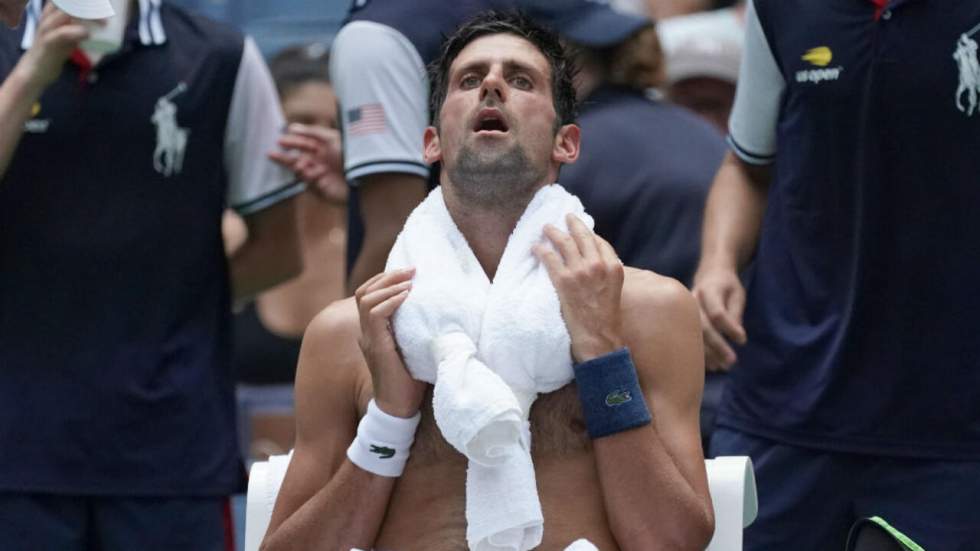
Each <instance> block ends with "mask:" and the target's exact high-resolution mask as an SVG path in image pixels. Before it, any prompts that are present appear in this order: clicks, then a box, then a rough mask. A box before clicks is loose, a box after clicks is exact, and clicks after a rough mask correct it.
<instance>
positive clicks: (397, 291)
mask: <svg viewBox="0 0 980 551" xmlns="http://www.w3.org/2000/svg"><path fill="white" fill-rule="evenodd" d="M414 275H415V269H413V268H409V269H404V270H395V271H392V272H385V273H381V274H378V275H376V276H374V277H372V278H371V279H369V280H368V281H366V282H365V283H364V285H361V286H360V287H359V288H358V289H357V291H356V292H355V293H354V297H355V299H356V300H357V311H358V314H359V315H360V319H361V340H360V346H361V352H362V353H363V354H364V359H365V361H366V362H367V365H368V369H370V370H371V380H372V381H373V383H374V401H375V403H376V404H377V405H378V407H379V408H380V409H381V411H383V412H385V413H387V414H389V415H394V416H395V417H405V418H408V417H411V416H413V415H415V413H416V412H418V410H419V406H420V405H421V404H422V397H423V395H424V394H425V383H424V382H422V381H416V380H415V379H413V378H412V376H411V374H409V372H408V369H406V368H405V363H404V362H403V361H402V357H401V354H400V353H399V352H398V347H397V344H396V343H395V334H394V332H393V331H392V328H391V316H393V315H394V313H395V310H397V309H398V307H399V306H401V304H402V303H403V302H405V299H406V298H407V297H408V292H409V290H411V288H412V277H413V276H414Z"/></svg>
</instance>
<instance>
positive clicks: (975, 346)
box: [719, 0, 980, 460]
mask: <svg viewBox="0 0 980 551" xmlns="http://www.w3.org/2000/svg"><path fill="white" fill-rule="evenodd" d="M755 4H756V9H757V11H758V13H759V19H760V21H761V23H762V27H763V30H764V31H765V34H766V37H767V39H768V42H769V45H770V47H771V49H772V51H773V54H774V56H775V59H776V61H777V64H778V65H779V68H780V70H781V72H782V73H783V76H784V77H785V80H786V91H785V93H784V96H783V99H782V104H781V106H780V116H779V123H778V128H777V148H778V151H777V155H776V163H775V166H774V176H773V183H772V185H771V188H770V191H769V199H768V209H767V212H766V215H765V220H764V223H763V230H762V236H761V240H760V243H759V246H758V250H757V257H756V259H757V263H756V268H757V269H756V273H755V277H754V278H753V280H752V282H751V284H750V286H749V288H748V294H749V295H748V296H749V303H748V306H747V309H746V312H745V327H746V330H747V333H748V339H749V343H748V345H747V346H746V347H744V348H743V349H742V350H740V351H739V364H738V365H737V366H736V367H735V370H734V373H733V380H732V383H733V385H734V387H733V392H730V393H729V394H728V398H727V399H726V403H725V405H724V411H723V414H722V416H721V418H720V420H719V422H720V423H721V424H724V425H727V426H732V427H735V428H739V429H742V430H746V431H749V432H752V433H755V434H758V435H762V436H766V437H770V438H775V439H778V440H780V441H784V442H789V443H793V444H797V445H803V446H810V447H818V448H823V449H835V450H842V451H851V452H861V453H875V454H886V455H906V456H918V457H942V458H969V459H974V460H976V459H980V339H978V338H977V328H978V324H977V321H976V315H977V312H978V311H980V291H978V290H977V285H978V282H980V215H978V212H980V105H977V103H978V101H977V94H978V93H980V69H977V67H978V65H977V58H976V56H977V53H976V41H977V40H978V39H980V32H978V31H980V2H975V1H971V0H959V1H949V2H927V1H923V0H909V1H902V0H898V1H893V2H891V3H890V5H889V8H888V9H887V10H886V11H884V12H883V13H882V16H881V18H880V19H878V20H877V21H876V20H875V19H874V17H873V14H874V6H873V4H872V3H871V2H868V1H867V0H833V1H825V2H812V1H810V0H756V3H755ZM971 48H972V50H971ZM967 53H968V54H969V57H967V58H966V59H964V55H965V54H967Z"/></svg>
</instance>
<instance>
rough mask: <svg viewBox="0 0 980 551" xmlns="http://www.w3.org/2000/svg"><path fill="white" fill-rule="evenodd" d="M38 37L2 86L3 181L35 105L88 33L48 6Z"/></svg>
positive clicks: (0, 163) (0, 144)
mask: <svg viewBox="0 0 980 551" xmlns="http://www.w3.org/2000/svg"><path fill="white" fill-rule="evenodd" d="M35 36H36V37H35V40H34V44H33V45H32V46H31V48H30V49H29V50H27V52H26V53H25V54H24V55H23V56H22V57H21V58H20V61H18V62H17V65H16V66H14V69H13V71H11V73H10V75H9V76H8V77H7V78H6V79H5V80H4V81H3V84H2V85H0V114H2V116H0V178H3V175H4V174H6V173H7V167H9V166H10V159H11V158H12V157H13V155H14V151H16V150H17V144H18V143H20V137H21V134H23V131H24V123H26V122H27V121H28V119H30V118H31V115H32V111H33V108H34V104H35V103H36V102H37V101H38V99H39V98H40V97H41V93H42V92H44V89H45V88H47V87H48V85H49V84H51V82H53V81H54V80H55V79H56V78H58V75H59V74H60V73H61V68H62V66H63V65H64V63H65V60H66V59H68V54H69V53H71V51H72V49H74V48H75V47H76V46H77V45H78V44H79V43H80V42H81V41H82V40H84V39H85V38H86V37H87V36H88V31H87V30H86V29H85V27H83V26H81V25H79V24H77V23H73V22H72V20H71V18H70V17H69V16H68V15H67V14H65V13H64V12H62V11H61V10H59V9H57V8H55V7H54V5H53V4H50V3H49V4H48V5H47V6H46V7H45V9H44V13H43V15H42V16H41V22H40V24H39V26H38V29H37V34H36V35H35Z"/></svg>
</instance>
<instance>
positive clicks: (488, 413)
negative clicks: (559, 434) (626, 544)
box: [386, 184, 594, 551]
mask: <svg viewBox="0 0 980 551" xmlns="http://www.w3.org/2000/svg"><path fill="white" fill-rule="evenodd" d="M569 213H572V214H574V215H575V216H577V217H578V218H579V219H581V220H582V221H583V222H584V223H585V224H586V225H587V226H588V227H590V228H591V227H593V225H594V223H593V221H592V218H591V217H590V216H589V215H588V214H586V213H585V209H584V208H583V207H582V203H581V202H580V201H579V200H578V198H577V197H575V196H574V195H572V194H570V193H568V192H567V191H565V190H564V188H562V187H561V186H559V185H557V184H552V185H549V186H546V187H543V188H542V189H540V190H539V191H538V192H537V193H536V194H535V196H534V198H533V199H532V200H531V202H530V203H529V204H528V207H527V209H526V210H525V211H524V214H523V215H522V216H521V218H520V220H519V221H518V222H517V226H516V227H515V228H514V231H513V233H512V234H511V236H510V238H509V239H508V241H507V246H506V248H505V249H504V253H503V256H502V257H501V260H500V264H499V266H498V267H497V271H496V274H495V276H494V280H493V281H492V282H491V281H490V280H489V278H488V277H487V275H486V273H485V272H484V271H483V268H482V267H481V266H480V263H479V262H478V261H477V259H476V256H474V254H473V251H472V250H471V249H470V247H469V245H468V244H467V242H466V238H465V237H464V236H463V234H462V233H460V231H459V229H458V228H457V227H456V224H455V223H454V222H453V219H452V217H451V216H450V214H449V211H448V210H447V209H446V204H445V201H444V199H443V195H442V188H441V187H440V188H436V189H435V190H433V191H432V192H431V193H430V194H429V196H428V197H427V198H426V199H425V201H423V202H422V204H421V205H419V206H418V207H417V208H416V209H415V210H414V211H413V212H412V214H411V215H410V216H409V218H408V221H407V222H406V223H405V227H404V229H403V230H402V232H401V234H399V236H398V239H397V240H396V241H395V245H394V247H393V248H392V251H391V254H390V256H389V257H388V263H387V266H386V270H393V269H397V268H406V267H414V268H415V269H416V273H415V278H414V281H413V284H412V290H411V292H410V293H409V295H408V297H407V298H406V300H405V302H404V303H403V304H402V305H401V306H400V307H399V308H398V311H397V312H396V313H395V316H394V320H393V327H394V332H395V337H396V340H397V341H398V346H399V348H400V349H401V352H402V356H403V357H404V359H405V363H406V366H407V367H408V369H409V371H410V372H411V373H412V376H413V377H415V378H416V379H418V380H421V381H426V382H429V383H432V384H434V386H435V388H434V391H433V400H432V406H433V412H434V416H435V421H436V424H437V425H438V427H439V430H440V432H441V433H442V435H443V437H444V438H445V439H446V441H447V442H449V443H450V444H451V445H452V446H453V447H454V448H456V449H457V450H459V451H460V452H461V453H462V454H463V455H465V456H466V457H467V459H468V460H469V461H468V467H467V477H466V520H467V530H466V538H467V542H468V544H469V547H470V549H473V550H476V551H484V550H488V551H489V550H514V551H522V550H525V549H532V548H534V547H535V546H537V545H538V544H540V543H541V538H542V535H543V529H544V520H543V517H542V514H541V504H540V501H539V499H538V493H537V486H536V483H535V478H534V465H533V464H532V463H531V454H530V449H531V443H530V430H529V425H528V415H529V413H530V409H531V404H532V403H533V401H534V399H535V398H536V397H537V395H538V394H539V393H545V392H551V391H554V390H557V389H558V388H561V387H562V386H564V385H566V384H568V383H569V382H570V381H571V380H572V379H573V378H574V372H573V370H572V358H571V349H570V339H569V336H568V330H567V329H566V327H565V323H564V321H563V320H562V317H561V307H560V304H559V302H558V295H557V293H556V291H555V288H554V286H553V284H552V283H551V279H550V278H549V276H548V273H547V270H546V269H545V267H544V266H543V265H542V264H541V263H540V262H539V261H538V260H537V258H536V257H535V256H534V254H533V253H532V252H531V247H532V246H533V245H534V244H536V243H539V242H545V243H546V242H547V241H546V240H544V241H542V239H543V234H542V229H543V228H544V225H545V224H552V225H554V226H556V227H558V228H559V229H561V230H563V231H567V230H568V228H567V224H566V221H565V217H566V214H569Z"/></svg>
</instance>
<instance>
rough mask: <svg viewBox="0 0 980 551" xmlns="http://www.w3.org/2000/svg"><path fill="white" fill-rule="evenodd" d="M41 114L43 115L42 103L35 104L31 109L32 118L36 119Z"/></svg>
mask: <svg viewBox="0 0 980 551" xmlns="http://www.w3.org/2000/svg"><path fill="white" fill-rule="evenodd" d="M40 113H41V103H40V102H34V106H33V107H31V116H32V117H36V116H38V114H40Z"/></svg>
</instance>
